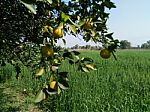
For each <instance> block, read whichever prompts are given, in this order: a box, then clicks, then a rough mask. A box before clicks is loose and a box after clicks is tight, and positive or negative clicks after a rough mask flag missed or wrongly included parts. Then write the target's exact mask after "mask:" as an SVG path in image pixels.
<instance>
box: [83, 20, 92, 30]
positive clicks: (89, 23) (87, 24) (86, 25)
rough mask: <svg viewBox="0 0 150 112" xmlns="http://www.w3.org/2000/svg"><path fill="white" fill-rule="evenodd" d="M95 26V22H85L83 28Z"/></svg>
mask: <svg viewBox="0 0 150 112" xmlns="http://www.w3.org/2000/svg"><path fill="white" fill-rule="evenodd" d="M92 27H93V22H90V21H89V22H85V24H84V25H83V28H84V29H86V30H88V29H91V28H92Z"/></svg>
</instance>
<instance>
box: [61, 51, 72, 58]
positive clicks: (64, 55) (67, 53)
mask: <svg viewBox="0 0 150 112" xmlns="http://www.w3.org/2000/svg"><path fill="white" fill-rule="evenodd" d="M63 57H64V58H66V57H67V58H70V59H73V55H72V54H71V52H65V53H64V54H63Z"/></svg>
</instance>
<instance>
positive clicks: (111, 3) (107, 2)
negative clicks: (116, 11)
mask: <svg viewBox="0 0 150 112" xmlns="http://www.w3.org/2000/svg"><path fill="white" fill-rule="evenodd" d="M103 5H104V6H106V7H107V8H109V9H111V8H116V6H115V4H114V3H113V2H110V1H105V2H103Z"/></svg>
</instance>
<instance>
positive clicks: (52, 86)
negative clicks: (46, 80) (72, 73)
mask: <svg viewBox="0 0 150 112" xmlns="http://www.w3.org/2000/svg"><path fill="white" fill-rule="evenodd" d="M55 85H56V81H52V82H50V88H52V89H54V88H55Z"/></svg>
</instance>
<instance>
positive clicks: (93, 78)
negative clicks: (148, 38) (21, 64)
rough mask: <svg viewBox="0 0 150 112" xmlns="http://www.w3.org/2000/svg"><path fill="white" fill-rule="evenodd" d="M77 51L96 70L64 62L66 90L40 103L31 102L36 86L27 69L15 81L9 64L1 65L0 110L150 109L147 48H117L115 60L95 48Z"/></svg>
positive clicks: (145, 111)
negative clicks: (103, 57) (67, 87)
mask: <svg viewBox="0 0 150 112" xmlns="http://www.w3.org/2000/svg"><path fill="white" fill-rule="evenodd" d="M81 52H82V55H83V56H88V57H92V58H93V59H94V60H95V63H96V64H97V71H91V72H90V73H82V72H80V71H76V67H75V66H71V65H68V63H67V62H64V64H63V65H62V66H61V71H69V80H70V81H69V84H70V89H68V90H66V91H63V92H62V93H61V95H59V96H57V95H56V96H50V97H49V99H48V100H47V101H44V102H43V105H41V104H39V105H35V104H33V101H34V95H35V94H36V93H37V92H38V89H37V88H38V87H40V85H39V80H37V79H34V78H33V76H32V74H30V73H29V72H28V70H26V69H25V68H22V74H23V76H24V77H23V78H22V79H20V80H16V79H15V72H14V68H12V66H10V65H7V66H6V67H1V68H0V75H1V84H0V97H1V98H0V102H1V103H0V112H7V111H8V112H15V111H21V112H25V111H33V112H40V111H43V112H150V51H148V50H120V51H117V53H116V55H117V59H118V60H117V61H115V60H114V58H113V57H111V58H110V59H109V60H103V59H101V58H100V56H99V52H98V51H81ZM40 81H44V79H41V80H40ZM24 89H26V92H23V90H24Z"/></svg>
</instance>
